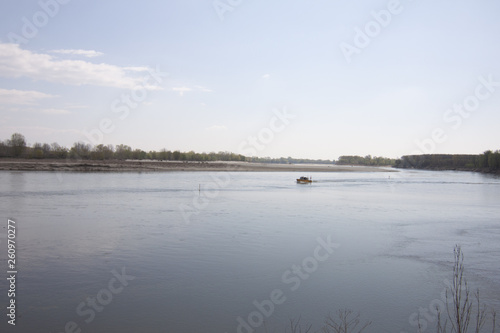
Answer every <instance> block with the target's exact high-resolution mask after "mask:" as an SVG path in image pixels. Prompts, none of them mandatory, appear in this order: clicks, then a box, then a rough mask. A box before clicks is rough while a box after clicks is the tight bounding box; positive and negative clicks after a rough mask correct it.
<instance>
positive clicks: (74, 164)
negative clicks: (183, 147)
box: [0, 159, 396, 172]
mask: <svg viewBox="0 0 500 333" xmlns="http://www.w3.org/2000/svg"><path fill="white" fill-rule="evenodd" d="M0 170H16V171H92V172H101V171H107V172H122V171H137V172H143V171H235V172H237V171H241V172H258V171H265V172H270V171H275V172H287V171H289V172H396V170H394V169H391V168H381V167H363V166H345V165H344V166H337V165H316V164H268V163H248V162H178V161H150V160H142V161H130V160H127V161H119V160H110V161H71V160H24V159H2V160H0Z"/></svg>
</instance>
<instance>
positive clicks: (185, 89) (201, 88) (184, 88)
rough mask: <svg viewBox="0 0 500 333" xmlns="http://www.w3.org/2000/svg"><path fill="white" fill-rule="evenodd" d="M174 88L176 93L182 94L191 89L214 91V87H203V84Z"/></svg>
mask: <svg viewBox="0 0 500 333" xmlns="http://www.w3.org/2000/svg"><path fill="white" fill-rule="evenodd" d="M172 90H173V91H175V92H176V93H178V94H179V95H180V96H184V93H187V92H191V91H201V92H212V91H213V90H212V89H209V88H207V87H203V86H193V87H186V86H182V87H173V88H172Z"/></svg>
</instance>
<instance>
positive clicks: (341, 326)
mask: <svg viewBox="0 0 500 333" xmlns="http://www.w3.org/2000/svg"><path fill="white" fill-rule="evenodd" d="M337 316H338V318H333V317H332V316H330V317H328V318H327V319H326V322H325V326H324V327H323V332H324V333H361V332H363V331H364V330H365V328H367V327H368V326H370V325H371V323H372V322H371V321H367V322H365V323H364V324H361V320H360V315H359V312H358V313H356V314H354V313H353V312H352V310H350V309H343V310H339V311H338V312H337Z"/></svg>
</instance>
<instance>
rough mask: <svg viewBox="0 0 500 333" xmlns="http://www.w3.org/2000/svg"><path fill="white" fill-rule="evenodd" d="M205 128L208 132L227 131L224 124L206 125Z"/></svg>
mask: <svg viewBox="0 0 500 333" xmlns="http://www.w3.org/2000/svg"><path fill="white" fill-rule="evenodd" d="M206 130H207V131H210V132H220V131H227V127H226V126H224V125H213V126H210V127H207V128H206Z"/></svg>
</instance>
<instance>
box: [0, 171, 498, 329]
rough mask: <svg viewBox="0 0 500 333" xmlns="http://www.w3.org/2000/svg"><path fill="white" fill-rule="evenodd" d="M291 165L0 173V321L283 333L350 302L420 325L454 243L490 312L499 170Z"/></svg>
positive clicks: (377, 315) (387, 322) (396, 323)
mask: <svg viewBox="0 0 500 333" xmlns="http://www.w3.org/2000/svg"><path fill="white" fill-rule="evenodd" d="M299 176H301V174H295V173H266V172H259V173H231V174H227V173H224V172H221V173H205V172H199V173H196V172H193V173H191V172H183V173H64V174H62V179H58V177H57V176H56V174H55V173H49V172H47V173H44V172H36V173H31V172H1V173H0V184H1V187H0V188H1V190H0V211H1V215H2V217H1V218H2V221H1V227H0V233H1V234H0V236H1V238H0V248H1V249H2V250H1V254H0V258H1V266H2V267H4V274H6V271H7V268H6V267H7V263H6V259H7V258H6V252H7V251H6V249H7V245H6V240H7V237H6V228H5V226H6V224H7V219H8V218H11V219H14V220H15V221H16V222H17V257H18V267H17V268H18V271H19V273H18V281H17V295H16V301H17V304H18V309H17V311H18V313H17V314H18V318H17V326H16V327H15V328H12V327H10V325H7V319H6V316H5V313H6V310H3V312H2V313H3V314H2V317H3V320H2V322H1V323H0V331H6V332H14V331H15V332H65V329H66V331H68V332H71V331H75V332H78V329H80V330H81V332H245V333H248V332H253V331H255V332H264V331H265V330H264V325H260V321H261V319H265V322H266V323H265V325H266V326H267V329H268V330H269V331H270V332H283V331H284V327H285V325H286V323H287V322H288V320H289V319H290V318H297V317H299V316H301V321H302V322H304V323H312V324H313V325H314V328H315V329H320V328H321V325H322V323H323V321H324V319H325V317H326V316H327V315H328V314H330V313H334V312H336V311H337V310H338V309H341V308H351V309H353V310H355V311H356V312H357V311H359V312H360V313H361V316H362V318H363V319H366V320H371V321H372V322H373V324H372V325H371V326H370V329H369V330H368V331H369V332H396V333H397V332H401V331H407V332H415V331H416V326H415V325H416V323H415V316H412V315H414V314H415V313H416V312H417V311H419V308H429V306H430V304H431V302H432V301H433V300H436V299H440V294H441V292H442V291H443V290H444V288H445V287H446V284H445V282H444V280H445V279H449V278H450V276H451V270H450V269H451V265H452V259H453V248H454V245H455V244H461V246H462V248H463V250H464V253H465V256H466V259H465V260H466V262H465V264H466V267H467V276H468V279H469V281H470V284H471V285H472V286H473V287H474V288H476V287H478V288H480V290H481V292H482V295H483V297H484V298H483V299H484V301H486V302H487V303H489V304H491V305H493V306H495V307H496V308H497V310H500V301H499V300H500V265H499V264H498V254H499V253H500V179H499V178H498V177H494V176H487V175H481V174H474V173H467V172H426V171H402V172H395V173H313V174H312V176H313V179H314V180H316V182H314V183H313V184H311V185H298V184H295V178H297V177H299ZM389 176H390V178H389ZM200 190H201V191H200ZM328 243H334V244H335V246H330V247H328V246H327V245H325V244H328ZM117 276H118V277H119V278H117ZM6 287H7V284H6V280H5V279H2V280H0V290H2V296H1V299H2V304H4V305H5V304H7V303H6V302H7V301H8V299H7V295H6V292H5V290H6V289H7V288H6ZM272 299H273V300H274V301H275V303H272V301H271V300H272ZM270 304H272V305H270ZM259 307H260V309H259ZM2 308H4V309H5V306H2ZM432 321H433V317H432V314H431V315H428V317H427V322H428V325H429V328H427V331H428V332H431V331H433V330H432V329H431V326H432V327H434V326H433V325H432V324H433V323H432ZM242 322H244V324H242ZM251 325H253V326H251ZM73 326H74V328H73ZM65 327H66V328H65ZM434 331H435V330H434Z"/></svg>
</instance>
